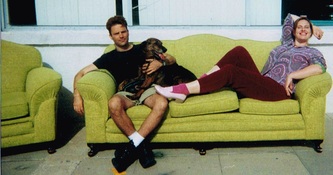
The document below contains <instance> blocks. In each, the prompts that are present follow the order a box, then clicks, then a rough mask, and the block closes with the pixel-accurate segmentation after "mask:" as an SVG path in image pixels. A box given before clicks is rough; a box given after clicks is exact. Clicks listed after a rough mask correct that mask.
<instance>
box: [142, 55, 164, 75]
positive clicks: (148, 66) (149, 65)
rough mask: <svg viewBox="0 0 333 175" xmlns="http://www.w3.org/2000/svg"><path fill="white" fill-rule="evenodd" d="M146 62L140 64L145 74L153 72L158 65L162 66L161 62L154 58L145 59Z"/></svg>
mask: <svg viewBox="0 0 333 175" xmlns="http://www.w3.org/2000/svg"><path fill="white" fill-rule="evenodd" d="M146 61H147V62H149V63H145V64H144V65H143V66H142V70H143V71H142V72H143V73H146V74H148V75H149V74H152V73H154V72H155V71H156V70H158V69H159V68H160V67H162V66H163V64H162V63H161V62H159V61H157V60H155V59H149V60H146Z"/></svg>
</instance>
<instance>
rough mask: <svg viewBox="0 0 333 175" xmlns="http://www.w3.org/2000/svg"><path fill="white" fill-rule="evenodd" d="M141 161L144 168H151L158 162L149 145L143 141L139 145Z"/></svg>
mask: <svg viewBox="0 0 333 175" xmlns="http://www.w3.org/2000/svg"><path fill="white" fill-rule="evenodd" d="M138 156H139V162H140V164H141V166H142V167H143V168H149V167H151V166H153V165H155V164H156V160H155V158H154V153H153V151H152V149H151V148H150V147H149V145H148V144H147V143H145V142H142V143H141V144H140V145H139V147H138Z"/></svg>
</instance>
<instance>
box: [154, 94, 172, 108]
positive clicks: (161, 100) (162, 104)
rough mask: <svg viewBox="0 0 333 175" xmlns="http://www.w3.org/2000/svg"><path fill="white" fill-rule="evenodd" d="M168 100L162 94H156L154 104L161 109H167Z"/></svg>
mask: <svg viewBox="0 0 333 175" xmlns="http://www.w3.org/2000/svg"><path fill="white" fill-rule="evenodd" d="M168 104H169V103H168V100H167V99H166V98H165V97H163V96H161V95H156V101H155V103H154V106H155V107H157V108H159V109H161V110H166V108H167V107H168Z"/></svg>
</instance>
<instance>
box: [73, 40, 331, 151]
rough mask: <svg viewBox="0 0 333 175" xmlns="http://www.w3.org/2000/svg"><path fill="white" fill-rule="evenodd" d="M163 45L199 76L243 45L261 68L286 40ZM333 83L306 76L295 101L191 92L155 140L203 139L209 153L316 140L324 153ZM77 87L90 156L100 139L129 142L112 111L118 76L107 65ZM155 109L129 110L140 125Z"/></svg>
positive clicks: (326, 76)
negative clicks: (231, 145) (232, 145)
mask: <svg viewBox="0 0 333 175" xmlns="http://www.w3.org/2000/svg"><path fill="white" fill-rule="evenodd" d="M163 44H164V45H165V46H166V47H167V48H168V53H170V54H171V55H173V56H175V57H176V59H177V62H178V64H180V65H182V66H184V67H186V68H188V69H189V70H191V71H193V72H194V73H195V75H196V76H197V77H199V76H201V75H202V74H203V73H205V72H207V71H208V70H209V69H210V68H211V67H212V66H213V65H214V64H215V63H216V62H217V61H218V60H219V59H220V58H221V57H222V56H223V55H224V54H226V53H227V52H228V51H229V50H230V49H232V48H233V47H235V46H237V45H242V46H244V47H245V48H247V49H248V51H249V52H250V54H251V55H252V57H253V59H254V61H255V63H256V65H257V67H258V68H259V70H261V69H262V68H263V66H264V64H265V62H266V60H267V58H268V55H269V53H270V51H271V50H272V49H273V48H274V47H276V46H277V45H279V44H280V42H279V41H274V42H264V41H254V40H233V39H229V38H226V37H223V36H217V35H211V34H198V35H193V36H188V37H185V38H181V39H178V40H167V41H163ZM113 48H114V47H113V46H112V45H111V46H109V47H107V48H106V52H107V51H110V50H112V49H113ZM331 86H332V78H331V76H330V75H329V74H328V73H324V74H322V75H318V76H312V77H309V78H306V79H304V80H302V81H300V82H299V83H298V85H297V92H296V94H295V99H290V100H283V101H277V102H264V101H259V100H254V99H249V98H245V99H238V98H237V95H236V93H235V92H234V91H232V90H231V89H228V88H226V89H222V90H220V91H217V92H214V93H210V94H205V95H192V96H189V97H188V98H187V99H186V101H185V102H184V103H176V102H174V101H171V102H170V103H169V109H168V111H167V112H166V114H165V120H164V121H163V122H162V123H161V126H160V127H159V128H158V129H157V130H156V133H154V135H153V138H152V142H153V143H185V144H187V143H189V144H190V143H194V144H199V145H201V146H202V149H201V150H200V151H201V153H202V154H204V153H205V150H204V149H205V148H204V145H205V144H208V143H219V142H222V143H224V142H249V141H251V142H252V141H288V140H302V141H303V140H304V141H307V140H310V141H314V143H315V144H314V147H315V150H316V151H317V152H320V151H321V147H320V144H321V143H322V141H323V139H324V128H325V127H324V122H325V107H326V106H325V105H326V95H327V93H328V92H329V91H330V89H331ZM77 88H78V90H79V91H80V93H81V95H82V97H83V99H84V106H85V121H86V132H87V135H86V141H87V143H88V146H89V147H90V148H91V150H90V152H89V154H88V155H91V156H92V155H94V154H95V153H96V152H97V151H98V147H97V146H98V145H99V144H100V143H124V142H128V139H127V138H126V137H125V136H124V135H123V134H122V133H121V131H120V130H119V129H118V128H117V126H116V125H115V123H114V122H113V120H112V119H111V118H109V115H108V106H107V103H108V100H109V99H110V97H111V96H112V95H113V94H114V93H115V92H116V85H115V83H114V81H113V78H112V76H111V75H110V74H109V73H108V72H107V71H105V70H98V71H93V72H90V73H88V74H87V75H86V76H84V77H83V78H82V79H81V80H80V81H79V82H78V84H77ZM149 112H150V109H149V108H148V107H146V106H143V105H141V106H135V107H133V108H130V109H128V110H127V113H128V115H129V116H130V117H131V118H132V120H133V122H134V124H135V126H136V127H139V126H140V125H141V123H142V121H143V120H144V119H145V117H146V116H147V115H148V113H149ZM311 143H312V142H311Z"/></svg>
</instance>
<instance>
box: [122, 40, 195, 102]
mask: <svg viewBox="0 0 333 175" xmlns="http://www.w3.org/2000/svg"><path fill="white" fill-rule="evenodd" d="M140 47H141V49H142V51H143V53H144V54H145V56H146V63H147V64H148V66H149V63H150V62H151V61H152V60H153V59H156V60H158V61H163V60H162V58H161V57H160V56H159V54H161V53H165V52H166V51H167V49H166V48H165V47H164V46H163V43H162V42H161V41H160V40H159V39H156V38H149V39H147V40H146V41H144V42H142V43H141V44H140ZM148 66H147V67H148ZM142 71H143V70H142V67H140V68H139V76H138V77H136V78H133V79H129V80H124V81H123V82H122V83H121V84H120V85H119V86H118V90H123V91H128V92H132V93H134V95H132V96H128V97H129V98H130V99H132V100H136V99H138V98H140V96H141V94H142V93H143V92H144V91H145V90H146V89H148V88H149V87H151V85H152V84H158V85H160V86H172V85H176V84H179V83H187V82H191V81H193V80H196V79H197V78H196V76H195V75H194V74H193V73H192V72H191V71H189V70H187V69H186V68H184V67H183V66H179V65H178V64H177V63H174V64H172V65H169V66H163V67H161V68H160V69H159V70H157V71H155V72H154V73H152V74H149V75H148V74H145V73H143V72H142Z"/></svg>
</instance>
